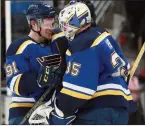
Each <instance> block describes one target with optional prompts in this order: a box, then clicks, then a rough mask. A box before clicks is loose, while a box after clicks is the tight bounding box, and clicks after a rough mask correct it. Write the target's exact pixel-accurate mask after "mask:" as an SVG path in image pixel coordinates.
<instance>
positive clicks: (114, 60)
mask: <svg viewBox="0 0 145 126" xmlns="http://www.w3.org/2000/svg"><path fill="white" fill-rule="evenodd" d="M111 63H112V66H113V68H115V67H117V66H118V65H119V64H120V63H121V64H120V65H119V67H118V69H117V70H116V72H115V73H113V74H112V76H114V77H117V76H122V77H123V78H124V79H125V81H127V75H128V71H127V70H126V68H125V67H124V66H125V64H126V63H125V61H124V60H123V59H122V58H121V57H120V56H119V55H118V54H117V53H116V52H113V53H112V55H111Z"/></svg>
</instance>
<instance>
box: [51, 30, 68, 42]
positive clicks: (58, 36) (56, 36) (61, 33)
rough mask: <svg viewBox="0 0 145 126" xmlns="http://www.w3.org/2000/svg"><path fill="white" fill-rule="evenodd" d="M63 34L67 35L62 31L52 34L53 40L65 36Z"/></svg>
mask: <svg viewBox="0 0 145 126" xmlns="http://www.w3.org/2000/svg"><path fill="white" fill-rule="evenodd" d="M63 36H65V35H64V32H60V33H58V34H55V35H53V36H52V41H54V40H55V39H57V38H60V37H63Z"/></svg>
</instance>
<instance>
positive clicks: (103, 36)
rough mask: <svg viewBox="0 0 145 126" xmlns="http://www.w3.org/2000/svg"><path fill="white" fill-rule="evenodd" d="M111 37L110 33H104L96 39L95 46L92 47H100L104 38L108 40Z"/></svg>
mask: <svg viewBox="0 0 145 126" xmlns="http://www.w3.org/2000/svg"><path fill="white" fill-rule="evenodd" d="M109 35H111V34H110V33H107V32H104V33H102V34H101V35H100V36H99V37H97V38H96V39H95V41H94V42H93V44H92V45H91V47H94V46H96V45H98V44H99V43H100V42H101V41H102V40H103V39H104V38H106V37H107V36H109Z"/></svg>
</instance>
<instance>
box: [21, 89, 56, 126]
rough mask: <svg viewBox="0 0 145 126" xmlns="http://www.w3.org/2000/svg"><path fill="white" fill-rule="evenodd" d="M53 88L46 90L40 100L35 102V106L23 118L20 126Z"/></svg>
mask: <svg viewBox="0 0 145 126" xmlns="http://www.w3.org/2000/svg"><path fill="white" fill-rule="evenodd" d="M53 88H54V87H53V86H52V88H48V89H47V90H46V91H45V93H44V94H43V95H42V96H41V97H40V99H39V100H38V101H37V102H36V104H35V105H34V106H33V107H32V108H31V109H30V111H29V112H28V113H27V114H26V115H25V116H24V118H23V120H22V121H21V122H20V125H23V124H24V123H25V122H26V121H27V119H29V117H30V116H31V114H32V113H33V112H34V111H35V109H36V108H37V107H38V106H39V105H41V104H42V102H43V100H44V99H45V97H46V96H47V94H49V93H50V92H51V90H52V89H53Z"/></svg>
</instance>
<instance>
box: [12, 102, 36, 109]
mask: <svg viewBox="0 0 145 126" xmlns="http://www.w3.org/2000/svg"><path fill="white" fill-rule="evenodd" d="M33 105H34V104H33V103H11V105H10V107H9V108H16V107H32V106H33Z"/></svg>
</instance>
